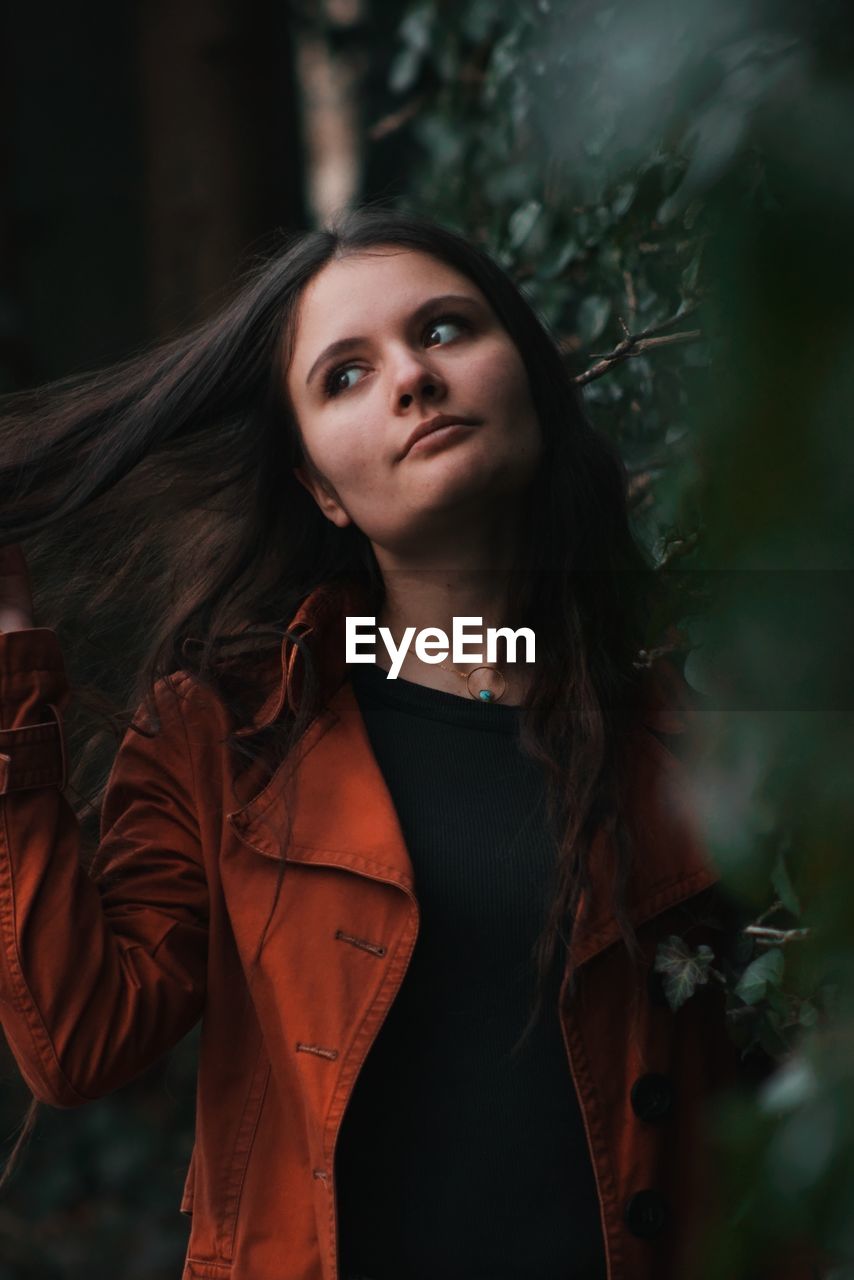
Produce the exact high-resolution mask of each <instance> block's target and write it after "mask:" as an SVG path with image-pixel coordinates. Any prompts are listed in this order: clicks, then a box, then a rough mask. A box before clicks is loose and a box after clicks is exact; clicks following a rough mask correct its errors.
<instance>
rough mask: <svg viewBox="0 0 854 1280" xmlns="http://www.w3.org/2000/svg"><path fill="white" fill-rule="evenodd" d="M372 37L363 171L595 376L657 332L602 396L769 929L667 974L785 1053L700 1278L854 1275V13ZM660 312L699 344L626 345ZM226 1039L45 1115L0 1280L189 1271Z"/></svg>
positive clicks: (472, 2)
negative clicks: (462, 252) (197, 1131)
mask: <svg viewBox="0 0 854 1280" xmlns="http://www.w3.org/2000/svg"><path fill="white" fill-rule="evenodd" d="M296 8H297V6H295V11H296ZM317 12H319V10H317ZM320 25H321V26H322V23H321V24H320ZM390 33H394V38H393V39H392V38H391V34H390ZM342 38H343V37H342V31H341V24H340V22H339V23H330V25H329V39H330V47H333V48H334V47H337V45H340V43H341V41H342ZM347 39H348V40H350V41H353V40H360V41H361V42H362V46H363V47H365V48H367V49H369V50H370V57H371V64H370V66H368V67H367V69H366V77H365V84H366V99H365V102H366V108H365V109H366V119H365V156H364V159H365V172H366V174H367V175H368V178H367V185H366V189H365V190H364V191H363V192H362V193H361V194H362V195H367V196H372V195H377V194H384V195H387V194H388V193H389V192H392V193H394V194H396V195H397V196H398V197H399V199H400V202H401V203H402V204H403V205H405V206H409V207H412V208H414V209H416V210H419V211H424V212H427V213H431V214H433V215H435V216H437V217H439V218H441V219H443V220H444V221H445V222H447V223H448V224H449V225H452V226H456V227H458V228H459V229H460V230H462V231H463V232H465V233H466V234H468V235H471V236H472V237H473V238H475V239H476V240H477V241H478V242H479V243H481V244H483V245H484V246H485V247H486V248H487V249H488V250H490V251H491V252H492V253H493V254H494V255H495V256H496V257H497V259H498V260H499V261H500V262H502V263H503V264H504V265H505V266H506V267H507V268H508V269H509V270H510V271H511V272H512V273H513V274H514V276H515V277H516V278H517V279H518V280H519V282H520V283H521V285H522V286H523V288H524V289H525V291H526V293H527V295H528V296H529V297H530V299H531V301H532V302H533V304H534V305H535V307H536V308H537V310H538V312H539V313H540V315H541V316H542V317H543V319H544V320H545V321H546V323H547V324H548V325H549V326H550V327H551V329H552V331H553V332H554V333H555V335H556V337H557V338H558V340H559V341H560V343H561V346H562V349H563V351H564V352H565V355H566V359H567V361H568V364H569V367H570V369H571V370H572V371H573V372H574V373H575V374H576V375H579V376H581V375H582V374H583V373H584V371H585V370H588V369H590V368H591V366H594V365H595V364H596V363H597V361H598V360H599V359H600V358H601V356H602V355H603V354H604V353H608V352H611V351H613V350H614V349H616V348H618V346H619V344H621V343H623V344H624V347H623V352H624V355H625V356H626V358H624V359H622V360H621V361H620V362H618V363H615V364H614V366H613V368H610V369H609V371H608V372H607V373H606V374H605V375H604V376H599V377H596V378H594V379H593V380H590V381H588V382H586V383H585V385H584V387H583V395H584V398H585V401H586V404H587V406H588V409H589V412H590V414H591V416H592V417H593V419H594V421H595V422H596V423H597V424H598V425H599V426H600V427H601V428H602V429H603V430H605V431H606V432H608V433H609V434H610V435H611V436H612V437H613V438H614V439H615V440H617V441H618V443H619V445H620V448H621V451H622V454H623V456H624V458H625V460H626V465H627V468H628V471H629V474H630V477H631V485H632V489H631V492H632V502H633V518H634V520H635V522H636V527H637V530H638V534H639V536H640V537H641V539H642V540H643V542H644V543H645V545H646V546H647V547H648V548H649V550H650V552H651V554H652V556H653V558H654V561H655V563H656V564H657V565H658V566H660V567H659V571H660V572H662V573H668V574H671V573H672V574H674V575H681V577H682V581H683V585H684V598H685V601H686V606H685V608H686V612H685V617H684V618H683V619H681V620H680V621H681V622H682V630H683V632H684V634H685V636H686V637H687V640H686V645H685V649H684V651H683V652H682V653H681V654H677V655H676V656H677V657H681V658H684V660H685V673H686V676H687V677H688V679H689V681H690V682H691V683H692V685H693V686H694V687H695V688H696V689H697V690H698V691H699V693H698V706H699V707H700V708H701V711H702V714H701V716H700V717H699V719H700V720H701V722H702V724H701V729H702V738H703V744H702V751H701V752H700V753H699V755H698V759H697V763H696V767H695V768H694V769H693V770H692V779H693V783H692V789H693V796H692V801H693V803H694V805H695V806H696V809H697V812H698V813H699V814H700V816H701V820H702V822H703V824H704V828H705V831H706V835H707V838H708V842H709V848H710V851H711V853H712V855H713V857H714V858H715V860H716V862H717V864H718V865H719V866H720V868H721V870H722V873H723V876H724V883H725V885H726V886H727V887H728V888H729V889H730V890H732V892H733V894H734V895H735V896H736V897H737V898H738V899H739V900H740V901H741V902H743V903H744V904H745V911H746V915H745V922H746V923H745V928H746V929H747V930H748V931H742V933H741V934H740V936H739V937H738V938H737V940H736V945H735V946H734V947H733V948H732V949H731V950H730V952H729V953H728V954H727V955H715V954H713V953H708V952H707V951H705V950H703V949H698V950H697V951H692V950H691V948H689V947H688V946H687V945H686V944H685V942H684V941H683V940H682V939H680V938H669V939H667V940H665V942H664V943H663V944H662V947H661V949H660V952H659V956H658V964H659V967H660V968H661V971H662V974H663V976H664V978H665V989H666V990H667V991H668V994H669V998H670V999H671V1003H672V1004H673V1006H674V1007H678V1005H679V1003H681V1002H682V1001H684V1000H685V999H690V998H692V995H693V993H694V992H695V991H696V989H697V987H699V986H701V985H705V984H707V983H709V982H718V983H721V984H722V985H723V986H724V988H725V989H726V993H727V1000H726V1004H727V1009H728V1011H729V1014H730V1022H731V1028H732V1034H733V1036H734V1038H735V1039H736V1041H737V1043H739V1044H741V1045H742V1046H743V1048H744V1049H745V1050H747V1049H749V1048H750V1046H751V1045H754V1044H757V1043H758V1044H759V1045H760V1046H761V1047H762V1048H763V1050H764V1051H765V1052H766V1053H767V1054H770V1055H771V1057H772V1058H774V1059H776V1060H778V1063H779V1066H778V1069H777V1070H776V1071H775V1072H774V1073H773V1074H772V1075H771V1076H770V1077H769V1079H768V1080H767V1081H766V1082H765V1083H764V1084H763V1085H762V1086H761V1088H759V1089H758V1090H757V1091H756V1093H755V1095H751V1096H746V1095H744V1094H739V1095H733V1096H730V1097H727V1098H724V1099H722V1100H721V1103H720V1106H719V1108H718V1110H717V1113H716V1123H715V1125H714V1132H715V1135H716V1147H717V1156H718V1157H719V1159H720V1161H721V1168H722V1173H723V1174H724V1177H723V1179H722V1181H723V1185H724V1187H725V1189H726V1196H727V1204H726V1205H725V1206H724V1208H725V1213H724V1216H723V1219H722V1221H721V1223H720V1224H719V1225H718V1226H717V1229H716V1230H715V1231H714V1232H713V1233H710V1235H709V1239H708V1242H707V1248H706V1250H705V1261H706V1269H705V1271H704V1274H703V1275H702V1276H698V1277H692V1280H751V1278H752V1277H753V1276H754V1275H755V1268H754V1259H755V1258H756V1257H760V1256H762V1255H763V1254H764V1252H765V1251H766V1248H767V1246H768V1244H769V1243H772V1244H773V1243H775V1242H776V1243H779V1244H782V1245H783V1246H784V1247H785V1245H786V1243H787V1242H789V1241H791V1242H793V1243H794V1242H796V1241H797V1240H798V1239H800V1238H809V1239H810V1240H812V1241H817V1242H818V1243H819V1244H821V1245H822V1246H823V1247H824V1248H826V1249H827V1250H828V1252H830V1253H832V1254H833V1255H834V1256H835V1258H836V1259H837V1260H838V1266H835V1267H834V1269H833V1270H832V1272H828V1276H827V1280H852V1277H854V1007H852V1004H854V950H852V939H854V860H852V859H851V858H850V856H849V846H850V839H851V831H852V828H854V823H852V820H851V819H852V812H851V811H852V807H854V788H852V786H851V782H850V775H851V760H852V753H851V713H852V709H854V698H852V688H851V677H850V674H849V671H850V660H849V658H848V654H849V652H850V640H851V638H852V617H851V612H852V601H854V592H852V590H851V586H852V577H851V569H852V563H851V562H852V551H854V545H852V544H854V535H852V525H851V519H850V509H851V492H852V483H851V481H852V470H854V467H852V463H854V432H852V430H851V428H850V426H849V417H850V406H851V404H852V401H854V362H852V360H851V358H850V355H849V352H850V351H851V349H852V346H854V309H852V305H851V298H852V296H854V279H852V277H853V276H854V264H852V253H851V245H850V242H851V227H852V225H854V166H852V164H851V156H852V155H854V87H852V86H854V76H852V70H854V45H852V31H851V26H850V23H849V22H848V20H847V13H846V6H845V5H844V4H843V3H841V0H813V2H812V3H811V4H810V5H809V6H806V5H803V4H798V3H795V0H776V2H772V0H680V2H679V4H678V5H677V4H675V3H673V2H672V0H619V2H614V3H610V2H608V0H600V2H598V3H597V2H596V0H530V3H527V4H524V5H518V4H516V3H511V0H454V3H449V0H428V2H426V3H416V4H412V5H406V4H403V3H402V2H401V0H372V3H371V5H370V7H369V11H368V12H367V16H365V17H363V19H362V26H361V27H360V28H359V29H354V30H353V31H352V32H350V33H349V35H348V36H347ZM662 326H663V327H662ZM649 330H656V331H657V332H659V333H660V334H661V335H662V336H667V337H669V338H671V339H674V340H673V341H671V342H668V343H661V344H659V345H653V346H649V345H644V344H643V343H640V342H634V341H629V342H628V343H627V336H628V337H629V338H632V339H634V338H637V337H638V336H639V335H643V334H645V333H647V332H648V331H649ZM698 330H699V331H700V336H699V337H698V336H697V331H698ZM698 599H702V600H704V601H706V602H707V607H706V608H704V609H703V610H702V611H701V612H699V613H698V612H697V611H696V610H695V609H693V610H692V609H691V608H689V604H690V602H692V601H696V600H698ZM194 1054H195V1038H194V1037H190V1038H189V1040H188V1041H186V1042H185V1043H184V1044H183V1045H181V1046H179V1048H178V1049H177V1050H176V1051H175V1053H174V1054H173V1055H171V1056H170V1058H169V1059H168V1060H167V1062H165V1063H164V1064H162V1066H161V1067H159V1068H157V1069H156V1070H154V1071H152V1072H149V1073H147V1075H146V1077H145V1078H143V1079H142V1080H141V1081H139V1082H137V1083H136V1084H135V1085H133V1086H131V1087H130V1088H129V1089H126V1090H122V1091H121V1093H120V1094H117V1095H116V1096H115V1097H114V1098H108V1099H105V1100H104V1101H102V1102H99V1103H95V1104H93V1105H91V1106H89V1107H87V1108H85V1109H83V1110H82V1111H80V1112H76V1111H74V1112H58V1113H57V1112H49V1111H45V1110H43V1113H42V1118H41V1120H40V1123H39V1128H38V1130H37V1136H36V1139H35V1141H34V1143H33V1145H32V1147H31V1149H30V1153H29V1155H28V1157H27V1159H26V1162H25V1164H24V1167H23V1169H22V1170H21V1172H20V1174H19V1175H18V1176H17V1177H16V1179H15V1181H14V1183H13V1185H12V1187H11V1189H10V1192H9V1193H8V1194H7V1195H6V1196H5V1197H4V1199H3V1200H2V1201H0V1259H2V1261H0V1280H13V1278H14V1280H24V1278H29V1277H33V1278H34V1280H35V1278H36V1277H38V1280H50V1278H51V1277H53V1276H56V1277H63V1280H65V1278H70V1277H77V1276H78V1275H79V1276H83V1275H84V1274H85V1275H86V1276H87V1277H95V1276H100V1275H103V1276H112V1275H114V1274H116V1272H117V1271H118V1270H120V1271H121V1274H123V1275H127V1276H129V1277H134V1278H135V1280H161V1278H163V1280H165V1278H166V1277H171V1276H173V1275H176V1274H178V1268H179V1264H180V1259H181V1257H182V1255H183V1250H184V1241H185V1239H186V1224H185V1223H184V1222H183V1221H182V1220H181V1219H180V1218H179V1216H178V1214H177V1213H176V1207H177V1203H178V1200H179V1198H180V1189H181V1184H182V1181H183V1175H184V1172H185V1169H186V1164H187V1159H188V1156H189V1146H190V1141H191V1133H192V1074H193V1069H194ZM2 1084H3V1089H2V1111H3V1117H2V1118H3V1125H4V1128H5V1132H6V1133H9V1132H10V1131H11V1129H12V1126H13V1125H14V1124H15V1123H16V1122H17V1120H18V1119H19V1118H20V1117H21V1115H22V1113H23V1111H24V1110H25V1106H26V1100H27V1095H26V1091H25V1090H24V1089H23V1087H22V1086H21V1085H20V1084H19V1082H17V1081H16V1077H15V1074H14V1070H13V1068H12V1066H11V1064H9V1063H8V1059H4V1061H3V1072H2ZM155 1170H158V1171H160V1172H158V1173H155V1172H153V1171H155ZM167 1255H168V1256H167ZM93 1259H98V1260H99V1261H93Z"/></svg>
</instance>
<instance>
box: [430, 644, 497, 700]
mask: <svg viewBox="0 0 854 1280" xmlns="http://www.w3.org/2000/svg"><path fill="white" fill-rule="evenodd" d="M415 657H416V658H418V654H417V653H416V654H415ZM418 661H419V662H421V661H422V659H421V658H418ZM423 665H424V666H430V667H436V666H437V667H438V668H439V670H440V671H451V672H453V674H454V675H455V676H459V677H460V679H461V680H465V682H466V688H467V689H468V691H469V694H470V696H471V697H472V698H474V699H475V700H480V701H481V702H500V701H501V699H502V698H503V697H504V694H505V693H506V691H507V681H506V680H505V678H504V676H503V675H502V674H501V672H500V671H499V670H498V668H497V667H490V666H487V665H486V664H484V665H483V666H480V667H472V669H471V671H468V672H466V671H458V670H457V668H456V667H449V666H448V664H447V663H445V662H429V663H424V664H423ZM475 671H494V672H495V674H496V675H497V676H498V678H499V680H500V681H501V692H500V693H493V692H492V690H491V689H479V690H478V692H477V693H475V692H474V691H473V690H472V687H471V685H470V684H469V681H470V680H471V678H472V676H473V675H474V673H475Z"/></svg>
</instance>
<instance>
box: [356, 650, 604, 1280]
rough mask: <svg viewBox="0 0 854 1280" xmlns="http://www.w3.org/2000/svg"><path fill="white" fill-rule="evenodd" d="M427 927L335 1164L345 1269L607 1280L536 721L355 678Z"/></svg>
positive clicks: (363, 673)
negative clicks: (567, 1026)
mask: <svg viewBox="0 0 854 1280" xmlns="http://www.w3.org/2000/svg"><path fill="white" fill-rule="evenodd" d="M349 672H350V677H351V680H352V683H353V688H354V691H355V694H356V697H357V700H358V703H359V706H360V708H361V711H362V714H363V716H364V719H365V724H366V727H367V731H368V736H369V738H370V741H371V745H372V747H373V750H374V753H375V755H376V759H377V762H378V764H379V766H380V769H381V771H382V774H383V776H384V778H385V781H386V785H387V786H388V789H389V792H390V795H391V797H392V800H393V801H394V805H395V808H396V811H397V814H398V818H399V821H400V824H401V829H402V831H403V834H404V837H405V840H406V845H407V849H408V851H409V854H410V857H411V860H412V864H413V868H414V875H415V892H416V896H417V898H418V903H419V907H420V911H421V923H420V931H419V935H418V939H417V942H416V945H415V950H414V952H413V955H412V959H411V961H410V965H409V969H408V970H407V973H406V976H405V978H404V981H403V985H402V986H401V989H400V991H399V993H398V996H397V998H396V1000H395V1001H394V1003H393V1004H392V1006H391V1008H390V1010H389V1012H388V1014H387V1015H386V1019H385V1022H384V1023H383V1025H382V1027H381V1028H380V1031H379V1033H378V1035H377V1038H376V1040H375V1042H374V1044H373V1046H372V1048H371V1051H370V1053H369V1055H368V1058H367V1060H366V1062H365V1064H364V1066H363V1068H362V1071H361V1073H360V1075H359V1078H358V1080H357V1081H356V1085H355V1088H354V1092H353V1095H352V1097H351V1100H350V1103H349V1105H348V1108H347V1111H346V1112H345V1115H344V1119H343V1122H342V1129H341V1133H340V1136H339V1145H338V1150H337V1154H336V1165H335V1177H336V1186H337V1192H338V1206H339V1232H340V1250H341V1262H342V1275H343V1276H344V1277H346V1276H347V1275H348V1273H364V1274H365V1275H367V1276H369V1277H371V1280H403V1278H404V1277H405V1280H435V1278H436V1277H437V1276H441V1277H442V1280H511V1277H512V1278H513V1280H601V1278H602V1277H604V1275H605V1263H604V1249H603V1243H602V1234H601V1226H600V1217H599V1206H598V1199H597V1194H596V1186H595V1180H594V1176H593V1169H592V1165H591V1161H590V1156H589V1152H588V1148H587V1141H586V1137H585V1133H584V1125H583V1121H582V1118H581V1113H580V1110H579V1107H578V1102H577V1099H576V1096H575V1090H574V1088H573V1082H572V1075H571V1073H570V1069H569V1063H568V1060H567V1055H566V1048H565V1046H564V1042H563V1036H562V1034H561V1030H560V1024H559V1021H558V1013H557V995H558V988H559V985H560V978H561V972H562V965H563V957H562V956H560V955H559V961H558V963H556V965H555V968H554V971H553V974H552V976H551V981H550V987H549V999H548V1003H547V1005H546V1008H545V1012H544V1014H543V1015H542V1016H541V1018H540V1020H539V1022H538V1024H537V1027H536V1030H535V1031H534V1033H533V1034H532V1036H531V1038H530V1040H529V1041H528V1043H527V1044H526V1046H525V1048H524V1050H522V1051H521V1052H520V1053H519V1054H518V1056H517V1057H516V1058H515V1059H513V1058H511V1056H510V1050H511V1048H512V1047H513V1045H514V1043H515V1042H516V1040H517V1039H518V1037H519V1035H520V1033H521V1032H522V1030H523V1028H524V1026H525V1023H526V1021H527V1018H528V1016H529V1013H530V1010H531V1003H530V999H531V996H532V993H533V979H534V973H535V970H534V963H533V960H532V959H531V949H532V947H533V944H534V941H535V939H536V937H537V936H538V934H539V931H540V929H541V927H542V925H543V923H544V920H545V910H546V904H547V902H548V899H549V897H550V891H551V888H552V880H551V876H552V874H553V867H554V861H555V855H554V844H553V841H550V839H549V837H548V835H547V830H546V812H545V778H544V775H543V772H542V769H541V767H540V766H539V765H538V764H537V763H536V762H535V761H533V760H531V759H530V758H529V757H528V756H525V755H523V754H522V752H521V750H520V748H519V744H518V727H519V717H520V714H521V713H520V709H519V708H518V707H511V706H503V705H502V704H501V703H484V702H478V701H475V700H474V699H472V698H463V697H459V696H457V695H456V694H453V693H445V692H443V691H440V690H436V689H428V688H425V687H424V686H423V685H418V684H414V683H413V682H412V681H409V680H401V679H397V680H388V679H387V678H386V675H385V672H384V671H382V670H381V668H379V667H376V666H372V665H362V664H354V665H352V666H351V667H350V668H349Z"/></svg>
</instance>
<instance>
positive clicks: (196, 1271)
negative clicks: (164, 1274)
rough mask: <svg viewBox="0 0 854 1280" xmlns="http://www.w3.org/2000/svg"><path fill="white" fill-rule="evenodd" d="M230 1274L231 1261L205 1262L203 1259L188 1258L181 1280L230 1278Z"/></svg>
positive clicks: (221, 1279) (220, 1279)
mask: <svg viewBox="0 0 854 1280" xmlns="http://www.w3.org/2000/svg"><path fill="white" fill-rule="evenodd" d="M230 1275H231V1263H230V1262H204V1261H203V1260H202V1259H199V1260H196V1259H195V1258H187V1260H186V1262H185V1263H184V1270H183V1272H182V1273H181V1280H228V1277H229V1276H230Z"/></svg>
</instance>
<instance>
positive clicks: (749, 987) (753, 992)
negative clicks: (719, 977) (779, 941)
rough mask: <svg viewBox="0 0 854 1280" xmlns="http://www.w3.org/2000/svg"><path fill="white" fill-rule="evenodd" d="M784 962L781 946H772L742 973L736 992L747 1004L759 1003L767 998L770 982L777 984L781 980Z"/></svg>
mask: <svg viewBox="0 0 854 1280" xmlns="http://www.w3.org/2000/svg"><path fill="white" fill-rule="evenodd" d="M784 963H785V961H784V957H783V952H782V950H781V948H780V947H772V948H771V950H770V951H766V952H765V953H764V954H763V955H761V956H757V957H756V959H755V960H754V961H753V962H752V963H751V964H749V965H748V966H747V968H746V969H745V971H744V973H743V974H742V975H741V978H740V979H739V981H738V985H737V986H736V988H735V994H736V995H737V996H741V998H742V1000H743V1001H744V1003H745V1004H757V1003H758V1002H759V1001H760V1000H763V999H764V998H765V994H766V992H767V991H768V985H769V983H774V984H775V985H776V984H778V983H779V982H780V979H781V978H782V977H783V966H784Z"/></svg>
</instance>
